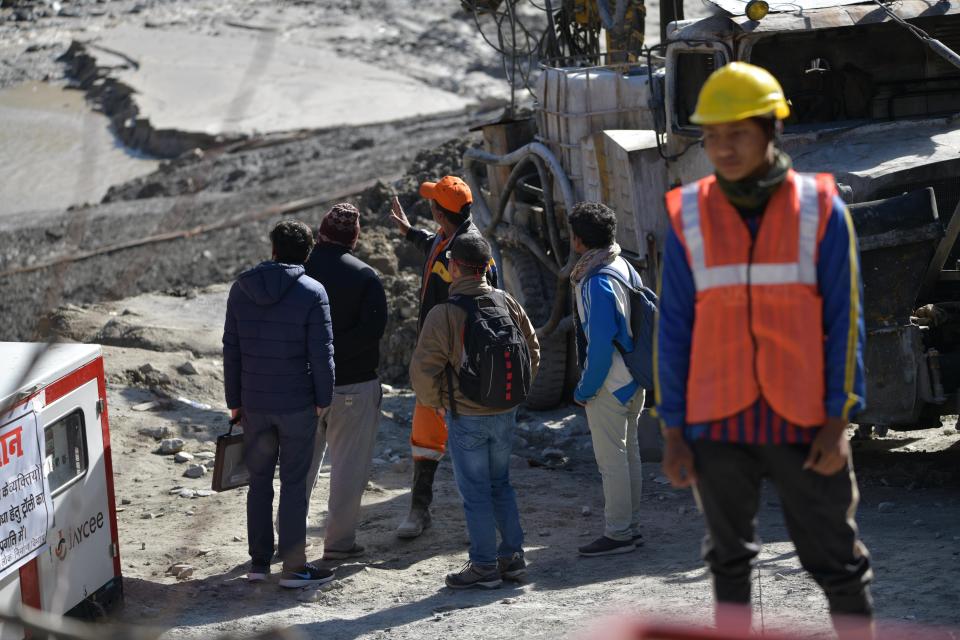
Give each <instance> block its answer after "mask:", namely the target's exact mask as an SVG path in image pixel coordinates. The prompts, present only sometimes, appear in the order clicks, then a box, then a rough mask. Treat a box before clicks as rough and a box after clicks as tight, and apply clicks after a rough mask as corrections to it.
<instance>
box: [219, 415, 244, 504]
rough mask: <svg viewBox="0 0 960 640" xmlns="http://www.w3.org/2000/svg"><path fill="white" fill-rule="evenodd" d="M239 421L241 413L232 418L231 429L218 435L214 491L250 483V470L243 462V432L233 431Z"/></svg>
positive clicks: (226, 489)
mask: <svg viewBox="0 0 960 640" xmlns="http://www.w3.org/2000/svg"><path fill="white" fill-rule="evenodd" d="M238 422H240V416H239V415H238V416H237V417H236V418H234V419H232V420H230V430H229V431H227V432H226V433H224V434H223V435H221V436H219V437H217V456H216V458H215V460H214V465H213V480H212V483H211V484H212V486H211V488H212V489H213V490H214V491H218V492H219V491H228V490H230V489H236V488H237V487H244V486H246V485H248V484H250V472H249V471H247V466H246V465H245V464H244V462H243V432H239V433H234V432H233V428H234V427H235V426H236V425H237V423H238Z"/></svg>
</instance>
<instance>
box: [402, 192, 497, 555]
mask: <svg viewBox="0 0 960 640" xmlns="http://www.w3.org/2000/svg"><path fill="white" fill-rule="evenodd" d="M420 195H421V196H423V197H424V198H426V199H427V200H428V201H429V202H430V212H431V214H432V216H433V221H434V222H436V223H437V231H436V232H435V233H431V232H430V231H425V230H423V229H417V228H414V227H412V226H411V225H410V222H409V220H407V216H406V214H405V213H404V211H403V207H401V206H400V202H399V201H398V200H397V198H396V197H394V199H393V221H394V223H395V224H396V225H397V229H398V230H399V231H400V233H402V234H403V236H404V237H405V238H406V239H407V240H409V241H410V242H412V243H413V244H414V245H416V247H417V248H418V249H420V251H422V252H423V254H424V256H425V257H426V261H425V262H424V265H423V282H422V284H421V287H420V319H419V323H418V324H417V333H418V334H419V332H420V329H422V328H423V321H424V320H425V319H426V317H427V314H428V313H430V310H431V309H432V308H433V307H435V306H436V305H438V304H442V303H444V302H446V301H447V293H448V292H449V289H450V283H451V282H453V278H452V277H451V276H450V271H449V264H450V263H449V260H448V259H447V255H446V254H447V249H448V248H449V247H450V246H451V245H452V243H453V241H454V240H455V239H456V238H458V237H460V236H462V235H467V234H474V235H477V236H480V230H479V229H477V227H476V226H475V225H474V224H473V221H472V220H471V219H470V207H471V205H472V204H473V194H472V193H471V192H470V187H469V186H467V184H466V183H465V182H464V181H463V180H461V179H460V178H458V177H456V176H444V177H443V178H442V179H440V180H439V181H437V182H424V183H423V184H422V185H420ZM485 277H486V280H487V283H488V284H489V285H490V286H492V287H496V286H497V269H496V265H495V264H494V262H493V260H492V259H491V261H490V267H489V269H487V272H486V275H485ZM446 445H447V426H446V424H445V423H444V420H443V418H441V417H439V416H438V415H437V413H436V411H434V410H433V409H431V408H430V407H426V406H424V405H422V404H420V403H419V402H418V403H417V404H416V406H415V407H414V410H413V428H412V430H411V432H410V448H411V450H412V453H413V488H412V491H411V501H410V514H409V515H408V516H407V517H406V519H405V520H404V521H403V522H402V523H401V524H400V526H399V527H398V528H397V536H398V537H400V538H416V537H417V536H419V535H420V534H421V533H423V530H424V529H425V528H426V527H429V526H430V503H431V502H432V501H433V476H434V474H435V473H436V471H437V466H438V465H439V464H440V459H441V458H442V457H443V453H444V451H445V450H446Z"/></svg>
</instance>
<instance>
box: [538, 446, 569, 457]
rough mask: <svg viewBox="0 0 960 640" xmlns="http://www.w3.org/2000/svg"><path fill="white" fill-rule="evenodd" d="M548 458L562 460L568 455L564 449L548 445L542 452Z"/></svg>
mask: <svg viewBox="0 0 960 640" xmlns="http://www.w3.org/2000/svg"><path fill="white" fill-rule="evenodd" d="M541 455H542V456H543V457H544V459H546V460H562V459H563V458H564V457H566V454H565V453H564V452H563V449H557V448H555V447H547V448H546V449H544V450H543V453H542V454H541Z"/></svg>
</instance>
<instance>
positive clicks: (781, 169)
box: [716, 149, 793, 218]
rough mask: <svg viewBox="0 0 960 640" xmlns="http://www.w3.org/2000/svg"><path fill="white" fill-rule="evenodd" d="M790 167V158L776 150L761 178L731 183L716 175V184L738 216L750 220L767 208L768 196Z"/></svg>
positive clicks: (781, 181) (777, 186)
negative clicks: (737, 212) (771, 162)
mask: <svg viewBox="0 0 960 640" xmlns="http://www.w3.org/2000/svg"><path fill="white" fill-rule="evenodd" d="M792 166H793V163H792V162H791V160H790V156H788V155H787V154H786V153H784V152H783V151H781V150H780V149H777V150H776V155H775V156H774V159H773V164H771V165H770V170H769V171H767V173H766V175H764V176H763V177H760V178H744V179H743V180H737V181H735V182H731V181H729V180H726V179H724V178H723V177H722V176H721V175H720V174H719V173H718V174H716V176H717V184H718V185H719V186H720V189H721V190H722V191H723V194H724V195H725V196H727V200H729V201H730V204H732V205H733V206H734V207H735V208H736V209H737V211H739V212H740V215H742V216H743V217H745V218H752V217H754V216H758V215H761V214H762V213H763V210H764V209H766V207H767V202H769V201H770V196H772V195H773V192H774V191H776V190H777V189H778V188H780V185H781V184H783V181H784V180H786V178H787V171H789V170H790V168H791V167H792Z"/></svg>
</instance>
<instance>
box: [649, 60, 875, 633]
mask: <svg viewBox="0 0 960 640" xmlns="http://www.w3.org/2000/svg"><path fill="white" fill-rule="evenodd" d="M789 114H790V108H789V106H788V105H787V101H786V99H785V97H784V94H783V90H782V88H781V87H780V84H779V83H778V82H777V81H776V79H775V78H774V77H773V76H772V75H770V74H769V73H768V72H767V71H765V70H764V69H761V68H759V67H755V66H753V65H749V64H745V63H742V62H734V63H732V64H729V65H727V66H725V67H722V68H721V69H718V70H717V71H715V72H714V73H713V74H712V75H711V76H710V77H709V78H708V79H707V82H706V83H705V84H704V86H703V89H702V90H701V92H700V97H699V99H698V102H697V108H696V111H695V113H694V114H693V115H692V116H691V120H692V121H693V122H694V123H696V124H699V125H701V126H702V127H703V144H704V151H705V152H706V154H707V157H708V158H709V160H710V161H711V163H712V164H713V166H714V167H715V169H716V172H715V174H714V175H710V176H708V177H706V178H703V179H701V180H699V181H697V182H694V183H692V184H688V185H685V186H683V187H680V188H677V189H674V190H673V191H671V192H669V193H668V194H667V209H668V211H669V213H670V222H671V227H670V231H669V234H668V238H667V241H666V245H665V249H664V266H663V282H662V287H661V297H660V310H659V318H658V328H657V343H656V353H655V356H654V358H655V378H656V396H657V411H658V415H659V417H660V419H661V420H662V423H663V425H664V435H665V439H666V448H665V452H664V460H663V469H664V473H665V474H666V475H667V477H668V478H669V479H670V480H671V482H672V483H673V484H674V485H675V486H678V487H685V486H693V487H694V491H695V495H696V497H697V500H698V503H699V505H700V507H701V509H702V511H703V514H704V517H705V519H706V525H707V536H706V539H705V542H704V551H705V553H704V559H705V560H706V562H707V565H708V566H709V568H710V571H711V574H712V576H713V586H714V594H715V596H716V599H717V602H718V610H717V619H718V623H720V624H721V625H723V626H726V627H731V626H733V627H737V626H739V627H749V625H750V610H749V607H748V606H743V605H749V602H750V574H751V564H752V562H753V560H754V559H755V558H756V557H757V554H758V553H759V550H760V547H759V542H758V539H757V535H756V518H757V511H758V507H759V503H760V490H761V483H762V480H763V478H769V479H770V480H771V481H772V483H773V485H774V487H775V488H776V490H777V492H778V493H779V495H780V501H781V504H782V505H783V511H784V515H785V518H786V524H787V530H788V532H789V534H790V538H791V539H792V540H793V542H794V545H795V546H796V548H797V555H798V556H799V558H800V562H801V564H802V565H803V566H804V567H805V568H806V569H807V570H808V571H809V572H810V573H811V574H812V576H813V577H814V579H815V580H816V581H817V582H818V583H819V584H820V586H821V587H822V588H823V590H824V592H825V593H826V596H827V599H828V601H829V605H830V611H831V614H833V615H834V623H835V626H836V628H837V630H838V631H839V632H840V634H841V637H856V638H861V637H870V635H871V633H872V623H871V622H870V619H871V616H872V609H873V607H872V601H871V598H870V593H869V589H868V584H869V582H870V580H871V578H872V571H871V569H870V560H869V557H868V555H867V551H866V548H865V547H864V546H863V544H862V543H861V542H860V540H859V538H858V534H857V527H856V523H855V522H854V519H853V514H854V511H855V509H856V506H857V502H858V497H859V494H858V490H857V484H856V479H855V477H854V474H853V467H852V465H851V461H850V446H849V443H848V441H847V437H846V427H847V425H848V422H849V420H850V419H851V418H852V417H853V415H854V414H855V413H856V412H857V411H859V410H860V409H861V408H862V407H863V406H864V389H865V384H864V373H863V357H862V351H863V341H864V327H863V314H862V309H861V299H862V284H861V281H860V274H859V257H858V253H857V240H856V236H855V234H854V229H853V224H852V221H851V218H850V214H849V212H848V211H847V209H846V207H845V206H844V203H843V201H842V200H840V198H839V196H838V195H837V189H836V184H835V183H834V180H833V177H832V176H830V175H829V174H801V173H798V172H795V171H794V170H793V169H792V168H791V161H790V158H789V157H788V156H787V155H786V154H785V153H784V152H783V151H781V150H779V149H778V148H777V147H776V145H775V141H776V136H777V132H778V131H779V129H780V127H781V122H782V121H783V120H784V119H785V118H786V117H787V116H789ZM719 605H722V606H719ZM737 605H740V606H737Z"/></svg>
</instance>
